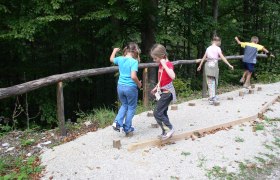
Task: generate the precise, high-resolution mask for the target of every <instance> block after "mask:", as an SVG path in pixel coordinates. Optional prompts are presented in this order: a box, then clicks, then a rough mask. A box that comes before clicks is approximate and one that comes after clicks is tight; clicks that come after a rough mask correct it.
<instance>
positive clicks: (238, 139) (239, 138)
mask: <svg viewBox="0 0 280 180" xmlns="http://www.w3.org/2000/svg"><path fill="white" fill-rule="evenodd" d="M244 141H245V140H244V139H243V138H241V137H235V142H244Z"/></svg>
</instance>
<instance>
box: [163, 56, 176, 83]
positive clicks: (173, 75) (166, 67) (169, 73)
mask: <svg viewBox="0 0 280 180" xmlns="http://www.w3.org/2000/svg"><path fill="white" fill-rule="evenodd" d="M160 63H161V65H162V67H163V68H164V69H165V71H166V72H167V74H168V76H169V77H170V78H171V79H175V76H176V75H175V73H174V71H173V69H170V68H169V67H168V66H167V65H166V60H165V59H162V60H160Z"/></svg>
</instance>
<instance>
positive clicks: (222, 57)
mask: <svg viewBox="0 0 280 180" xmlns="http://www.w3.org/2000/svg"><path fill="white" fill-rule="evenodd" d="M219 56H220V57H221V59H222V60H223V61H224V62H225V63H226V64H227V65H228V66H229V67H230V68H231V69H232V70H233V66H232V65H231V64H230V63H229V62H228V60H227V59H226V58H225V56H224V55H223V53H221V52H219Z"/></svg>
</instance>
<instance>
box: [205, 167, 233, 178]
mask: <svg viewBox="0 0 280 180" xmlns="http://www.w3.org/2000/svg"><path fill="white" fill-rule="evenodd" d="M206 176H207V177H208V178H209V179H233V178H234V176H235V174H234V173H228V172H227V170H226V168H221V167H220V166H214V167H212V169H211V170H209V171H208V172H207V174H206Z"/></svg>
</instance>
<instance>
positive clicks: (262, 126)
mask: <svg viewBox="0 0 280 180" xmlns="http://www.w3.org/2000/svg"><path fill="white" fill-rule="evenodd" d="M262 130H264V125H263V124H257V125H256V131H262Z"/></svg>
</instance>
